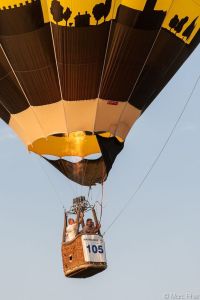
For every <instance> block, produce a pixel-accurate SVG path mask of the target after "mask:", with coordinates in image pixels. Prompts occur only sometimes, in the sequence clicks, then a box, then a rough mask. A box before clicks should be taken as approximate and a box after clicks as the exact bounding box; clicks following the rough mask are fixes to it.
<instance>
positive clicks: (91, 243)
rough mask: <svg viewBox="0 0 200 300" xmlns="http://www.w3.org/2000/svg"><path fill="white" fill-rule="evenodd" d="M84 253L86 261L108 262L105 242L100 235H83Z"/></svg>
mask: <svg viewBox="0 0 200 300" xmlns="http://www.w3.org/2000/svg"><path fill="white" fill-rule="evenodd" d="M81 239H82V245H83V253H84V258H85V261H86V262H102V263H105V262H106V252H105V243H104V240H103V238H102V237H101V236H99V235H82V237H81Z"/></svg>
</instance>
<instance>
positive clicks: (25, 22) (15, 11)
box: [0, 0, 44, 35]
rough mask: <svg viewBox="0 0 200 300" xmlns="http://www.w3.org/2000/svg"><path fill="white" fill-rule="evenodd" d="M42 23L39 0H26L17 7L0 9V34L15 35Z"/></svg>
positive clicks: (33, 28) (34, 28)
mask: <svg viewBox="0 0 200 300" xmlns="http://www.w3.org/2000/svg"><path fill="white" fill-rule="evenodd" d="M43 25H44V20H43V13H42V8H41V3H40V0H32V1H31V3H29V2H28V1H27V3H26V4H20V6H19V7H17V6H16V5H14V7H11V6H10V7H9V8H5V9H0V35H15V34H21V33H25V32H30V31H33V30H36V29H37V28H39V27H41V26H43Z"/></svg>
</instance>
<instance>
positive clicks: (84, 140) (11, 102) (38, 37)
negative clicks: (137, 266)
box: [0, 0, 200, 277]
mask: <svg viewBox="0 0 200 300" xmlns="http://www.w3.org/2000/svg"><path fill="white" fill-rule="evenodd" d="M199 15H200V1H199V0H196V1H193V0H189V1H187V3H185V2H184V3H181V4H180V1H179V0H166V1H159V0H137V1H132V0H122V1H118V0H92V1H76V0H71V1H65V0H29V1H25V0H1V3H0V41H1V47H0V117H1V118H2V119H3V120H4V121H5V122H6V123H7V124H8V125H9V126H10V127H11V128H12V129H13V130H14V131H15V132H16V133H17V135H18V136H19V137H20V138H21V140H22V141H23V142H24V144H25V145H26V146H27V148H28V150H29V151H31V152H34V153H36V154H38V155H40V156H42V157H44V159H45V160H46V161H48V162H49V163H50V164H51V165H52V166H54V167H55V168H56V169H57V170H59V171H60V172H61V173H62V174H63V175H64V176H66V177H67V178H68V179H69V180H72V181H74V182H76V183H77V184H80V185H84V186H88V187H90V186H92V185H95V184H98V183H99V184H102V183H103V182H104V181H105V180H106V178H107V177H108V174H109V172H110V170H111V168H112V165H113V163H114V161H115V159H116V157H117V155H118V154H119V153H120V152H121V151H122V149H123V147H124V141H125V139H126V137H127V135H128V133H129V131H130V129H131V127H132V125H133V124H134V122H135V121H136V120H137V119H138V118H139V117H140V115H141V114H142V113H143V112H144V111H145V110H146V108H147V107H148V106H149V105H150V104H151V103H152V101H153V100H154V99H155V98H156V96H157V95H158V94H159V93H160V92H161V90H162V89H163V88H164V87H165V85H166V84H167V83H168V82H169V80H170V79H171V78H172V77H173V76H174V74H175V73H176V72H177V70H178V69H179V68H180V67H181V65H182V64H183V63H184V62H185V61H186V59H187V58H188V57H189V55H190V54H191V53H192V52H193V51H194V49H195V48H196V46H197V45H198V44H199V41H200V18H199ZM194 20H195V21H194ZM191 24H192V25H191ZM187 32H188V34H187V38H185V37H186V33H187ZM97 153H100V154H101V157H98V158H96V159H92V160H91V159H88V158H87V156H88V155H91V154H97ZM47 155H54V156H56V157H57V159H56V160H52V159H49V158H48V157H47ZM69 156H78V157H80V158H81V161H79V162H76V163H72V162H71V161H69V160H66V159H65V157H69ZM79 200H80V199H79ZM79 202H80V203H83V202H84V201H83V202H81V201H78V202H76V201H75V204H74V205H75V206H76V205H77V203H79ZM84 203H85V202H84ZM81 205H82V204H81ZM85 208H86V209H87V205H86V206H85ZM73 209H74V208H73ZM73 211H74V210H73ZM74 212H75V211H74ZM75 213H76V214H77V210H76V212H75ZM82 243H83V245H82V244H81V245H82V246H81V247H83V248H84V247H87V246H88V245H87V246H84V245H86V244H84V243H85V242H83V241H82ZM81 249H82V248H81ZM84 249H85V250H84V251H86V250H88V251H89V248H87V249H86V248H84ZM95 249H96V248H95ZM80 251H82V252H81V253H83V250H80ZM93 254H94V253H93ZM65 259H66V255H65ZM68 259H69V258H68ZM70 263H71V261H70V262H67V263H66V266H68V265H69V264H70ZM90 263H91V265H92V264H93V261H90V260H89V262H88V264H87V270H89V269H90V266H91V265H89V264H90ZM97 263H98V261H97ZM104 263H105V265H106V262H104ZM71 265H72V264H71ZM105 265H104V267H105ZM76 267H77V266H76V265H74V270H76V277H78V276H80V277H81V276H82V275H81V274H83V273H81V272H82V271H83V270H82V269H81V270H80V269H76ZM66 268H68V267H66ZM97 269H98V266H97ZM97 269H96V270H97ZM77 270H78V271H77ZM71 271H72V273H67V274H68V275H69V276H70V275H71V274H72V276H73V274H75V273H73V270H71ZM79 271H80V272H79ZM93 271H94V270H93ZM97 271H98V270H97ZM94 273H95V271H94V272H93V273H92V275H93V274H94ZM65 274H66V272H65ZM77 274H78V275H77ZM88 274H89V271H88ZM68 275H67V276H68ZM84 276H85V277H87V272H85V273H84ZM88 276H89V275H88Z"/></svg>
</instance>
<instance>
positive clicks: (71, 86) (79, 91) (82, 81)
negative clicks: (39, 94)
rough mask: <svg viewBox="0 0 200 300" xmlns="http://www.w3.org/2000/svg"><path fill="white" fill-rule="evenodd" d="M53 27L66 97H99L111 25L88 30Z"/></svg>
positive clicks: (77, 98) (64, 96)
mask: <svg viewBox="0 0 200 300" xmlns="http://www.w3.org/2000/svg"><path fill="white" fill-rule="evenodd" d="M52 26H53V36H54V40H55V47H56V55H57V60H58V65H59V74H60V78H61V86H62V93H63V98H64V99H65V100H79V99H80V100H83V99H94V98H96V97H97V96H98V91H99V85H100V79H101V73H102V69H103V63H104V57H105V52H106V45H107V39H108V33H109V28H110V22H105V23H103V24H101V25H99V26H86V27H63V26H58V25H55V24H52Z"/></svg>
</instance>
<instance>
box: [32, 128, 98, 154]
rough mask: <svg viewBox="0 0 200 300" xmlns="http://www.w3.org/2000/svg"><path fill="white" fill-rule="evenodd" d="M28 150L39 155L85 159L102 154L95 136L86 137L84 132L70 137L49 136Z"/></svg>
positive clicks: (36, 142)
mask: <svg viewBox="0 0 200 300" xmlns="http://www.w3.org/2000/svg"><path fill="white" fill-rule="evenodd" d="M28 150H29V151H32V152H35V153H37V154H40V155H42V154H47V155H55V156H58V157H64V156H80V157H85V156H87V155H90V154H95V153H100V152H101V151H100V148H99V144H98V142H97V139H96V136H95V135H86V134H85V133H84V132H81V131H80V132H74V133H71V134H69V135H68V136H63V137H57V136H49V137H47V138H46V139H45V138H41V139H39V140H37V141H35V142H34V143H33V144H32V145H29V146H28Z"/></svg>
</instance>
